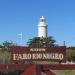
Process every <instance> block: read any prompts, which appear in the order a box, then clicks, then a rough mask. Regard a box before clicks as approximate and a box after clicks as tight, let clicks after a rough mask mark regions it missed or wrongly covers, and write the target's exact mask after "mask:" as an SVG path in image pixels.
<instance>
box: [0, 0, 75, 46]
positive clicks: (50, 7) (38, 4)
mask: <svg viewBox="0 0 75 75" xmlns="http://www.w3.org/2000/svg"><path fill="white" fill-rule="evenodd" d="M41 16H44V17H45V18H46V22H47V24H48V36H53V37H54V39H55V40H56V44H59V45H63V41H65V43H66V45H67V46H75V0H0V43H2V42H3V41H13V42H15V43H18V44H20V43H21V39H20V36H19V35H18V34H20V33H21V32H22V33H23V39H22V44H23V45H26V44H27V42H28V40H29V39H31V38H33V37H37V36H38V35H37V34H38V23H39V18H40V17H41Z"/></svg>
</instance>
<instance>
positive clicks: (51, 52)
mask: <svg viewBox="0 0 75 75" xmlns="http://www.w3.org/2000/svg"><path fill="white" fill-rule="evenodd" d="M10 49H11V59H12V61H14V62H15V61H18V62H20V61H48V60H49V61H50V60H51V61H57V62H59V61H61V62H65V61H66V47H65V46H53V47H42V48H29V47H20V46H12V47H10Z"/></svg>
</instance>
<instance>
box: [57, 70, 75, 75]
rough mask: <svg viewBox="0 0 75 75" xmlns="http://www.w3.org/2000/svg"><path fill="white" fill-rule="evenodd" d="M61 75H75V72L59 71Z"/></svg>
mask: <svg viewBox="0 0 75 75" xmlns="http://www.w3.org/2000/svg"><path fill="white" fill-rule="evenodd" d="M57 72H58V73H59V74H60V75H75V70H60V71H59V70H58V71H57Z"/></svg>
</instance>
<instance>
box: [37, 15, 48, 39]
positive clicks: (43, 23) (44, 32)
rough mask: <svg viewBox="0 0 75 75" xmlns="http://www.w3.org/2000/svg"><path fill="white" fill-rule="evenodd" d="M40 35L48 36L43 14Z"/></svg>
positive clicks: (39, 25)
mask: <svg viewBox="0 0 75 75" xmlns="http://www.w3.org/2000/svg"><path fill="white" fill-rule="evenodd" d="M38 37H44V38H46V37H47V24H46V19H45V18H44V17H43V16H42V17H41V18H40V21H39V24H38Z"/></svg>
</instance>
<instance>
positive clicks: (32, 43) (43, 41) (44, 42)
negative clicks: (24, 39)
mask: <svg viewBox="0 0 75 75" xmlns="http://www.w3.org/2000/svg"><path fill="white" fill-rule="evenodd" d="M54 43H55V40H54V39H53V37H52V36H49V37H46V38H44V37H34V38H32V39H29V41H28V46H29V47H50V46H54V45H55V44H54Z"/></svg>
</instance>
